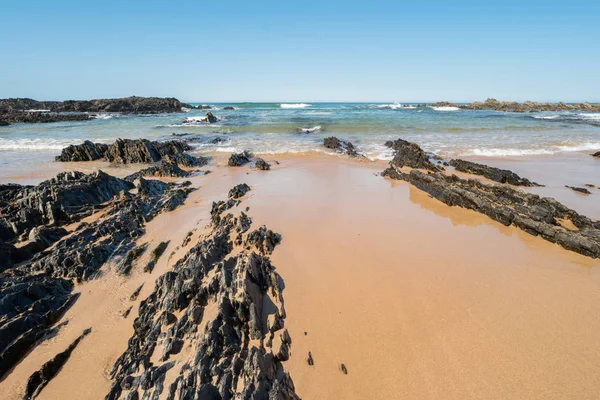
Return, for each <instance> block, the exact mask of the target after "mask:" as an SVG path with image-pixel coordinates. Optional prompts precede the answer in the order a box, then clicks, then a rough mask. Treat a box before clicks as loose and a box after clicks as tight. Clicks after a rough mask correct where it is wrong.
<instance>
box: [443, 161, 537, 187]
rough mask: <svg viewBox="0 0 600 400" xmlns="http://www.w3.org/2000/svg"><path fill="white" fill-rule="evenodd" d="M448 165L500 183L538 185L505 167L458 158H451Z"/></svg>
mask: <svg viewBox="0 0 600 400" xmlns="http://www.w3.org/2000/svg"><path fill="white" fill-rule="evenodd" d="M450 165H452V166H453V167H454V168H455V169H456V170H457V171H460V172H465V173H468V174H473V175H481V176H484V177H486V178H488V179H490V180H492V181H496V182H500V183H508V184H510V185H514V186H528V187H531V186H540V185H539V184H537V183H535V182H531V181H530V180H529V179H526V178H521V177H520V176H519V175H517V174H515V173H514V172H512V171H509V170H507V169H500V168H495V167H490V166H487V165H484V164H478V163H474V162H471V161H465V160H459V159H456V160H451V161H450Z"/></svg>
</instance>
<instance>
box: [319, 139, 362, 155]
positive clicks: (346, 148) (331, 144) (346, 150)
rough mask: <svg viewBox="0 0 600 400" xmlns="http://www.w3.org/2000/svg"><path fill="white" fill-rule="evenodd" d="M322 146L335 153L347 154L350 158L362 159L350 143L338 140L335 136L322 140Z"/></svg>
mask: <svg viewBox="0 0 600 400" xmlns="http://www.w3.org/2000/svg"><path fill="white" fill-rule="evenodd" d="M323 145H324V146H325V147H326V148H328V149H331V150H335V151H336V152H337V153H341V154H347V155H349V156H350V157H364V156H363V155H361V154H359V153H358V152H357V151H356V148H355V147H354V145H353V144H352V142H347V141H344V140H340V139H338V138H336V137H335V136H331V137H328V138H325V139H323Z"/></svg>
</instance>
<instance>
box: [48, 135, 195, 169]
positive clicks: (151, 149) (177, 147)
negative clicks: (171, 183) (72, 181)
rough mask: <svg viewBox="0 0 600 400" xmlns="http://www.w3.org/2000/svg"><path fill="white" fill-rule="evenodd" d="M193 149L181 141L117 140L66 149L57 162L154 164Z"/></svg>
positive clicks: (86, 143)
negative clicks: (109, 142) (99, 161)
mask: <svg viewBox="0 0 600 400" xmlns="http://www.w3.org/2000/svg"><path fill="white" fill-rule="evenodd" d="M190 149H191V148H190V147H189V146H188V145H187V144H185V143H184V142H182V141H180V140H170V141H167V142H151V141H150V140H148V139H135V140H134V139H117V140H116V141H115V142H114V143H112V144H110V145H106V144H102V143H92V142H90V141H86V142H84V143H83V144H78V145H71V146H68V147H66V148H64V149H63V150H62V152H61V155H60V156H56V161H94V160H100V159H102V160H104V161H109V162H113V163H119V164H129V163H147V164H149V163H154V162H157V161H160V160H161V159H163V158H165V157H167V156H176V155H178V154H181V153H183V152H184V151H187V150H190Z"/></svg>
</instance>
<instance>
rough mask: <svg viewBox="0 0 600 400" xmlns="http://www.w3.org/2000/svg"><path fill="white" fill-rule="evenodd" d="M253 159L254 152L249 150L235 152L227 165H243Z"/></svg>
mask: <svg viewBox="0 0 600 400" xmlns="http://www.w3.org/2000/svg"><path fill="white" fill-rule="evenodd" d="M251 159H252V154H250V152H248V151H245V150H244V151H242V152H241V153H233V154H232V155H231V156H229V161H228V162H227V165H229V166H230V167H241V166H242V165H244V164H247V163H249V162H250V160H251Z"/></svg>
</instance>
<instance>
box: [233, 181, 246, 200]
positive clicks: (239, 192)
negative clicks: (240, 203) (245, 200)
mask: <svg viewBox="0 0 600 400" xmlns="http://www.w3.org/2000/svg"><path fill="white" fill-rule="evenodd" d="M249 191H250V186H248V185H247V184H245V183H240V184H239V185H235V186H234V187H233V188H232V189H231V190H230V191H229V198H230V199H236V200H237V199H239V198H240V197H244V196H245V195H246V193H248V192H249Z"/></svg>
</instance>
